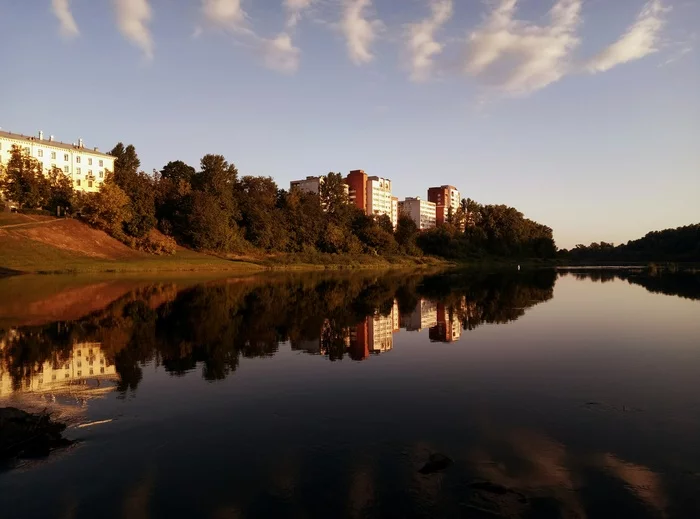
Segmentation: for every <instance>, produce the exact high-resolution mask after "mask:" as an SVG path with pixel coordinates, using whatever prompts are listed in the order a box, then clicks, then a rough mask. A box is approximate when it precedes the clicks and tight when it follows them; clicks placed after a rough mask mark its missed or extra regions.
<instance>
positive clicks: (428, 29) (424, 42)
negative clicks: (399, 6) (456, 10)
mask: <svg viewBox="0 0 700 519" xmlns="http://www.w3.org/2000/svg"><path fill="white" fill-rule="evenodd" d="M430 11H431V14H430V17H429V18H427V19H425V20H423V21H422V22H420V23H414V24H411V25H409V26H408V29H407V31H406V33H407V41H406V48H407V50H408V53H409V55H410V60H411V80H413V81H425V80H426V79H428V78H429V77H430V73H431V72H432V68H433V58H434V57H435V56H436V55H437V54H440V53H441V52H442V50H443V45H442V44H440V43H438V42H436V41H435V33H436V32H437V31H438V29H440V28H441V27H442V26H443V25H444V24H445V23H447V21H448V20H449V19H450V18H451V17H452V0H430Z"/></svg>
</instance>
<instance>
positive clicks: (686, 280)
mask: <svg viewBox="0 0 700 519" xmlns="http://www.w3.org/2000/svg"><path fill="white" fill-rule="evenodd" d="M559 275H560V276H573V277H575V278H576V279H590V280H591V281H598V282H602V283H604V282H606V281H612V280H615V279H620V280H624V281H627V282H628V283H630V284H632V285H640V286H642V287H644V288H646V289H647V290H648V291H649V292H652V293H655V294H666V295H669V296H679V297H683V298H685V299H694V300H700V274H698V273H696V272H689V271H681V272H673V271H670V270H656V269H653V268H652V269H621V270H612V269H590V270H579V269H577V270H575V271H568V272H560V273H559Z"/></svg>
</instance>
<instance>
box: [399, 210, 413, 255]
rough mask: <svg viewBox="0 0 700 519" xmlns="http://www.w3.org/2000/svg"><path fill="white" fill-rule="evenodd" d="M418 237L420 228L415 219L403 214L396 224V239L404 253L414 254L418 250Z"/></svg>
mask: <svg viewBox="0 0 700 519" xmlns="http://www.w3.org/2000/svg"><path fill="white" fill-rule="evenodd" d="M417 236H418V226H417V225H416V222H414V221H413V218H411V217H409V216H406V215H405V214H402V215H401V216H399V221H398V223H397V224H396V231H394V237H395V238H396V242H397V243H398V244H399V246H400V247H401V249H402V250H403V251H404V252H407V253H409V254H413V253H414V252H415V248H416V237H417Z"/></svg>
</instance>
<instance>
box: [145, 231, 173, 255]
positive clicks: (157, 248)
mask: <svg viewBox="0 0 700 519" xmlns="http://www.w3.org/2000/svg"><path fill="white" fill-rule="evenodd" d="M135 248H137V249H138V250H141V251H143V252H147V253H149V254H159V255H160V254H169V255H170V254H175V251H176V250H177V243H175V240H174V239H172V238H171V237H170V236H165V235H163V234H160V233H158V232H153V231H151V232H150V233H148V234H147V235H146V236H144V237H143V238H139V239H138V240H136V244H135Z"/></svg>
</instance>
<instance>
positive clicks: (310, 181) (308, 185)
mask: <svg viewBox="0 0 700 519" xmlns="http://www.w3.org/2000/svg"><path fill="white" fill-rule="evenodd" d="M322 184H323V177H306V178H305V179H303V180H292V181H291V182H290V183H289V190H290V191H291V190H292V189H294V188H297V189H299V190H300V191H304V192H306V193H314V194H315V195H320V194H321V185H322Z"/></svg>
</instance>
